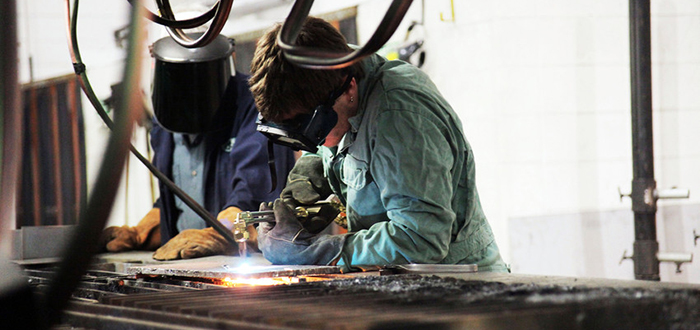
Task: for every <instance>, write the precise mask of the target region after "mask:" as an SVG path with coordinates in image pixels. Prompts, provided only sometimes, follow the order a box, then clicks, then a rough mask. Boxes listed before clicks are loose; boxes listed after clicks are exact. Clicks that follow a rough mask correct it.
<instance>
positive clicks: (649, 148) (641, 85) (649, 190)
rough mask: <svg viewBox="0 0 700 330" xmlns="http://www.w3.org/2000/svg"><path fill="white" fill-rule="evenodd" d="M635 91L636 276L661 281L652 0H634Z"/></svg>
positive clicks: (632, 56) (631, 7)
mask: <svg viewBox="0 0 700 330" xmlns="http://www.w3.org/2000/svg"><path fill="white" fill-rule="evenodd" d="M629 10H630V12H629V24H630V69H631V70H630V73H631V87H632V88H631V92H632V157H633V158H632V165H633V179H632V193H631V197H632V211H634V256H633V261H634V277H635V278H636V279H638V280H650V281H659V280H660V278H659V260H658V257H657V254H658V252H659V243H658V241H657V240H656V209H657V207H656V200H657V198H656V196H655V191H656V181H655V179H654V139H653V130H652V103H651V96H652V95H651V92H652V90H651V18H650V5H649V0H630V2H629Z"/></svg>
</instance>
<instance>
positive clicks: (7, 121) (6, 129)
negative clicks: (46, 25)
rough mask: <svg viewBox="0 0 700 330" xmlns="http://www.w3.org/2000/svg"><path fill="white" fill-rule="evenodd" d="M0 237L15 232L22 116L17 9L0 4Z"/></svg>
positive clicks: (14, 5)
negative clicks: (13, 230) (10, 230)
mask: <svg viewBox="0 0 700 330" xmlns="http://www.w3.org/2000/svg"><path fill="white" fill-rule="evenodd" d="M0 21H1V22H3V23H2V24H3V28H2V30H0V237H2V235H3V234H7V232H5V230H6V229H15V226H16V223H15V218H16V217H15V192H16V190H17V189H16V187H15V185H16V183H17V173H18V172H19V166H20V160H21V159H22V157H21V154H20V150H22V148H21V141H22V140H21V138H20V134H19V133H20V131H21V126H22V112H21V104H20V98H19V80H18V75H17V7H16V3H15V1H14V0H10V1H0Z"/></svg>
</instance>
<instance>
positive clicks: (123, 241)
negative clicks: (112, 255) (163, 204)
mask: <svg viewBox="0 0 700 330" xmlns="http://www.w3.org/2000/svg"><path fill="white" fill-rule="evenodd" d="M99 242H100V243H99V244H100V245H99V246H100V249H101V251H103V252H122V251H131V250H146V251H153V250H155V249H157V248H158V247H159V246H160V209H159V208H157V207H155V208H153V209H151V210H150V211H149V212H148V213H146V215H145V216H144V217H143V219H141V221H139V223H138V224H137V225H136V226H135V227H130V226H121V227H117V226H112V227H108V228H105V230H104V231H102V236H100V241H99Z"/></svg>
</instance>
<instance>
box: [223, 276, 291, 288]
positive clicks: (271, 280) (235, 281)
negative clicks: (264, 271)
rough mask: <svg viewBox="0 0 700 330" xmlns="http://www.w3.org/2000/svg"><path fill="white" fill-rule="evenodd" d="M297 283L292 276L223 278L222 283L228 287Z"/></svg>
mask: <svg viewBox="0 0 700 330" xmlns="http://www.w3.org/2000/svg"><path fill="white" fill-rule="evenodd" d="M291 283H299V279H298V278H292V277H266V278H230V277H227V278H224V279H223V283H222V285H225V286H228V287H237V286H260V285H280V284H291Z"/></svg>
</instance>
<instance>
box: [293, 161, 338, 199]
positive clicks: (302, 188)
mask: <svg viewBox="0 0 700 330" xmlns="http://www.w3.org/2000/svg"><path fill="white" fill-rule="evenodd" d="M332 192H333V191H332V190H331V186H330V184H329V183H328V179H326V177H325V176H324V174H323V160H322V159H321V157H318V156H304V157H301V158H299V160H297V162H296V164H294V168H292V170H291V171H290V172H289V175H288V176H287V185H286V186H285V187H284V189H283V190H282V193H281V194H280V197H281V198H282V200H284V202H285V203H287V204H289V205H290V206H292V207H296V206H299V205H311V204H314V203H316V202H318V201H319V200H322V199H325V198H326V197H328V196H329V195H330V194H331V193H332Z"/></svg>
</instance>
